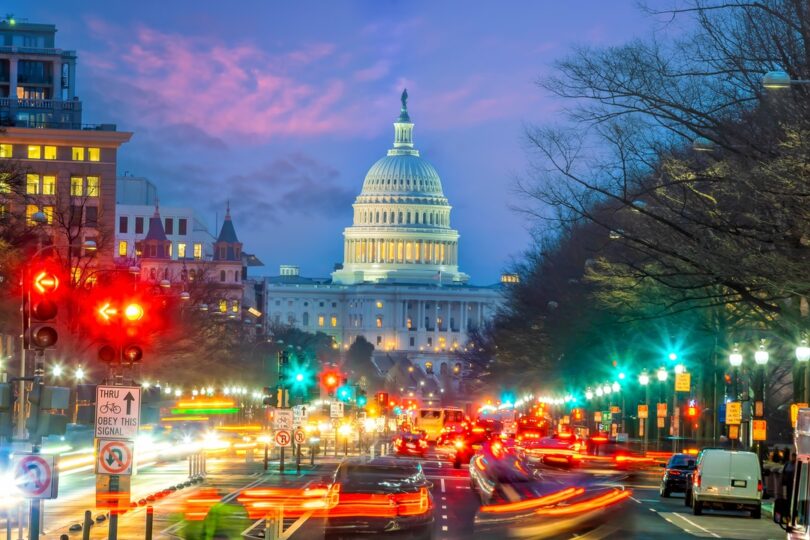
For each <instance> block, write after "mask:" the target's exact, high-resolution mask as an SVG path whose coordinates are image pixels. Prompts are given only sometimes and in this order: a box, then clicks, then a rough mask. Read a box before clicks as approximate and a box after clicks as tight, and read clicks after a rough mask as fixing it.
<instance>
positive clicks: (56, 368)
mask: <svg viewBox="0 0 810 540" xmlns="http://www.w3.org/2000/svg"><path fill="white" fill-rule="evenodd" d="M51 373H53V376H54V377H61V376H62V366H60V365H55V366H53V368H51Z"/></svg>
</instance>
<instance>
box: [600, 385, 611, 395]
mask: <svg viewBox="0 0 810 540" xmlns="http://www.w3.org/2000/svg"><path fill="white" fill-rule="evenodd" d="M612 391H613V389H612V388H611V386H610V385H609V384H607V383H605V385H604V386H603V387H602V392H603V393H605V394H610V392H612Z"/></svg>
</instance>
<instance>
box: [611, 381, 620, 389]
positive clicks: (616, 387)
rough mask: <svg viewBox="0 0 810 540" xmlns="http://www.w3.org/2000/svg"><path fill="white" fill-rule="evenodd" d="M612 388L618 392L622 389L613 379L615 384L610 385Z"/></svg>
mask: <svg viewBox="0 0 810 540" xmlns="http://www.w3.org/2000/svg"><path fill="white" fill-rule="evenodd" d="M610 389H611V390H613V391H614V392H618V391H619V390H621V389H622V387H621V385H620V384H619V383H618V382H616V381H613V384H612V385H611V386H610Z"/></svg>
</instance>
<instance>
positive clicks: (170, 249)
mask: <svg viewBox="0 0 810 540" xmlns="http://www.w3.org/2000/svg"><path fill="white" fill-rule="evenodd" d="M173 247H174V245H173V244H172V243H171V242H169V258H170V259H171V257H172V251H174V250H173V249H172V248H173Z"/></svg>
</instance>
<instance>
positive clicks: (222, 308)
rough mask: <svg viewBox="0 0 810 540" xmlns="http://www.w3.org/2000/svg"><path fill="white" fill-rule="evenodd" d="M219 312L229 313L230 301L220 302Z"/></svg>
mask: <svg viewBox="0 0 810 540" xmlns="http://www.w3.org/2000/svg"><path fill="white" fill-rule="evenodd" d="M219 311H220V312H221V313H225V312H226V311H228V301H227V300H220V301H219Z"/></svg>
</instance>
